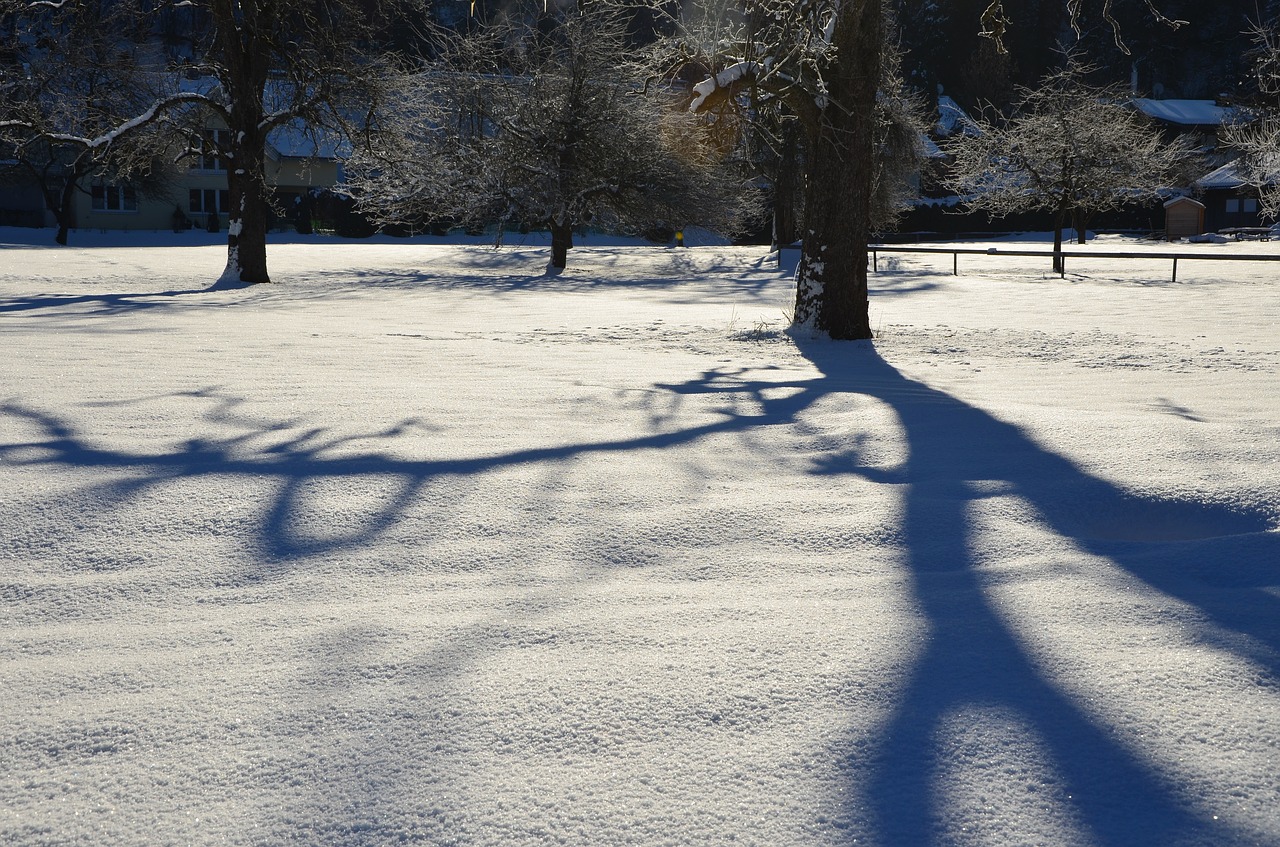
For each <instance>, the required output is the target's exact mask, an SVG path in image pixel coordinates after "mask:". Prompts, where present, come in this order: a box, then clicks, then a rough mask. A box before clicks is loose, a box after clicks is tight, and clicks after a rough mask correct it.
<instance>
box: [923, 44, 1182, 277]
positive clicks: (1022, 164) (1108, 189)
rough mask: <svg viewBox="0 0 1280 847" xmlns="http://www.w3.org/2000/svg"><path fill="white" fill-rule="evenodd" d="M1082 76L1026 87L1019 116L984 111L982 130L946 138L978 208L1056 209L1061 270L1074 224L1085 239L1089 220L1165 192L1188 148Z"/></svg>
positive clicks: (1075, 70)
mask: <svg viewBox="0 0 1280 847" xmlns="http://www.w3.org/2000/svg"><path fill="white" fill-rule="evenodd" d="M1082 73H1083V69H1081V68H1079V67H1076V66H1072V67H1069V68H1067V69H1065V70H1063V71H1060V72H1058V73H1055V74H1053V75H1051V76H1049V77H1048V78H1046V79H1045V80H1044V81H1043V82H1042V83H1041V85H1040V86H1039V87H1037V88H1034V89H1020V91H1019V96H1018V98H1017V100H1016V102H1015V105H1014V108H1013V111H1012V114H1010V115H1008V116H1002V115H999V114H998V113H995V114H994V115H986V116H983V117H981V118H979V120H978V124H979V128H980V130H981V132H980V133H978V134H976V135H965V134H961V135H957V136H956V137H955V138H953V139H951V141H950V142H948V144H947V151H948V152H949V153H950V154H951V155H952V156H954V157H955V161H954V164H953V165H952V168H951V172H950V175H949V183H950V187H951V189H952V190H953V191H955V192H956V193H957V194H959V195H960V196H962V197H963V198H965V202H966V204H967V205H968V207H969V208H970V209H973V210H977V211H985V212H987V213H988V214H990V215H992V216H994V217H1003V216H1005V215H1009V214H1015V213H1018V212H1028V211H1046V212H1050V213H1051V214H1052V215H1053V219H1054V239H1053V247H1054V254H1055V257H1054V269H1055V270H1059V269H1060V268H1061V251H1062V232H1063V228H1064V227H1065V226H1066V224H1067V222H1068V221H1071V222H1072V223H1074V225H1075V229H1076V234H1077V237H1078V238H1079V240H1080V243H1084V240H1085V230H1086V228H1087V226H1088V222H1089V220H1090V218H1092V217H1093V216H1094V215H1096V214H1098V213H1099V212H1107V211H1114V210H1116V209H1121V208H1124V207H1126V206H1132V205H1134V204H1139V203H1144V202H1148V201H1151V200H1153V199H1155V198H1157V197H1159V196H1160V193H1161V191H1162V190H1163V189H1167V188H1168V187H1169V185H1170V183H1171V180H1172V178H1173V176H1174V174H1175V173H1176V172H1177V171H1178V168H1179V166H1180V165H1181V164H1182V163H1183V162H1184V161H1185V160H1186V158H1187V157H1188V156H1189V154H1190V151H1189V150H1188V149H1187V148H1186V147H1184V146H1182V145H1179V144H1177V143H1173V142H1169V141H1166V140H1165V139H1163V138H1162V137H1161V135H1160V133H1159V132H1158V131H1157V130H1156V129H1155V127H1153V126H1152V125H1151V124H1150V122H1149V121H1148V120H1147V119H1146V117H1145V116H1143V115H1142V114H1141V113H1139V112H1137V111H1136V110H1133V109H1130V108H1128V107H1127V106H1126V105H1124V104H1125V101H1126V99H1127V98H1126V96H1125V95H1124V93H1123V92H1121V91H1117V90H1115V89H1109V88H1097V87H1093V86H1090V85H1088V84H1087V83H1085V82H1084V81H1083V77H1082Z"/></svg>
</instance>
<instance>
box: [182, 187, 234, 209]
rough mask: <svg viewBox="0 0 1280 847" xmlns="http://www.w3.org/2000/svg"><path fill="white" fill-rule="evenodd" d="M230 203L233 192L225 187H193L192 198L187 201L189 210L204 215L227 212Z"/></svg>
mask: <svg viewBox="0 0 1280 847" xmlns="http://www.w3.org/2000/svg"><path fill="white" fill-rule="evenodd" d="M230 205H231V192H230V191H228V190H227V189H225V188H224V189H222V190H218V189H216V188H193V189H191V193H190V200H189V202H188V203H187V211H190V212H196V213H197V214H202V215H216V214H218V213H225V212H226V211H227V207H228V206H230Z"/></svg>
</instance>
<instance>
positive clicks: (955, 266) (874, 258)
mask: <svg viewBox="0 0 1280 847" xmlns="http://www.w3.org/2000/svg"><path fill="white" fill-rule="evenodd" d="M868 250H870V252H871V269H872V270H873V271H875V272H879V270H880V255H879V254H881V253H943V254H945V253H950V254H951V273H952V275H953V276H959V275H960V256H962V255H971V256H1040V257H1043V258H1046V259H1052V258H1053V257H1054V255H1055V253H1054V252H1053V251H1052V250H1005V249H1002V248H998V247H987V248H981V247H899V246H897V245H893V244H888V245H886V244H873V245H871V246H870V247H869V248H868ZM1056 255H1059V256H1061V257H1062V262H1061V263H1060V264H1059V265H1058V275H1059V276H1061V277H1065V276H1066V275H1067V259H1068V258H1070V259H1172V260H1173V278H1172V281H1173V282H1177V281H1178V261H1179V260H1180V259H1181V260H1190V261H1216V262H1280V254H1274V253H1273V254H1266V253H1225V254H1222V255H1218V256H1207V255H1205V256H1202V255H1199V254H1196V253H1168V252H1159V253H1156V252H1151V253H1135V252H1113V251H1106V252H1102V251H1096V252H1095V251H1092V250H1064V251H1062V252H1061V253H1059V254H1056Z"/></svg>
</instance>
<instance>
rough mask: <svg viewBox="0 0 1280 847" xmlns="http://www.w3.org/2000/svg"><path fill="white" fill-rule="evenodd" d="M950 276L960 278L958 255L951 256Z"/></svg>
mask: <svg viewBox="0 0 1280 847" xmlns="http://www.w3.org/2000/svg"><path fill="white" fill-rule="evenodd" d="M951 275H952V276H960V254H959V253H952V254H951Z"/></svg>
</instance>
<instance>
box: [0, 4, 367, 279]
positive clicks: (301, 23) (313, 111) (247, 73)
mask: <svg viewBox="0 0 1280 847" xmlns="http://www.w3.org/2000/svg"><path fill="white" fill-rule="evenodd" d="M9 3H10V5H14V4H16V5H17V6H18V7H19V8H20V10H21V11H22V16H23V23H22V26H24V27H30V26H33V23H32V22H34V21H38V20H40V19H41V16H45V17H46V18H47V17H48V16H50V15H52V16H56V18H55V21H54V25H53V26H52V28H50V30H49V32H48V34H47V39H48V40H50V41H52V42H53V43H59V42H63V43H65V44H66V47H64V48H63V50H62V52H64V53H66V54H68V55H70V53H71V52H72V50H71V49H70V48H71V46H72V45H71V43H70V42H68V41H67V40H68V39H69V38H70V37H71V33H72V31H73V29H74V28H77V27H78V28H81V29H83V28H85V27H93V26H98V25H100V24H101V21H100V17H101V11H102V10H104V9H109V10H111V12H112V14H113V16H114V18H113V23H112V25H111V26H108V27H105V28H103V29H102V30H101V32H102V39H101V40H102V41H103V42H105V43H107V44H117V45H124V46H126V47H127V50H126V52H127V53H128V55H129V56H130V58H131V61H132V62H133V64H134V65H135V66H136V68H137V70H138V71H139V73H138V74H137V75H135V76H134V77H132V78H131V80H130V82H129V84H128V85H125V87H124V88H122V91H131V95H130V96H131V98H132V100H134V101H137V100H138V98H139V97H140V96H141V95H140V94H139V91H140V89H139V88H138V81H139V80H144V79H145V80H147V81H149V82H150V83H154V82H156V81H157V80H163V81H165V84H166V85H167V86H168V87H169V88H170V89H171V90H170V91H169V93H167V94H164V95H162V96H156V95H154V94H153V95H152V99H151V102H150V104H149V105H143V106H142V107H141V111H138V112H134V113H129V112H127V111H120V110H110V111H106V112H95V113H94V118H95V121H96V123H95V126H97V127H98V132H97V134H96V135H94V134H85V133H83V132H68V131H61V132H58V131H54V130H51V129H49V128H47V127H45V126H41V127H37V131H38V133H39V135H40V137H43V138H45V139H46V140H50V141H55V142H57V143H59V144H71V145H72V146H75V145H76V144H79V145H80V147H81V148H82V149H90V148H91V149H93V150H94V151H101V150H104V149H107V148H110V147H112V146H116V147H118V143H119V142H120V141H121V140H122V139H123V138H124V137H125V135H126V134H128V133H130V132H131V131H132V130H133V129H134V128H136V127H137V126H138V125H140V123H148V122H151V121H154V120H155V119H156V118H157V117H158V116H161V115H166V116H168V119H169V122H170V124H171V129H172V128H179V127H181V128H182V129H184V130H185V131H186V133H187V134H188V137H189V138H190V139H191V145H190V148H189V151H188V152H189V153H191V154H197V153H198V154H200V155H205V156H210V155H212V156H217V157H219V158H220V159H222V160H223V162H224V163H225V164H226V166H227V183H228V189H229V192H228V194H229V198H230V208H228V209H227V210H226V211H227V214H228V228H227V264H226V268H225V270H224V272H223V275H222V279H223V280H227V281H236V282H250V283H254V282H269V281H270V277H269V275H268V273H267V258H266V233H267V223H268V219H269V190H268V186H267V180H266V176H265V173H264V168H265V164H266V145H267V139H268V137H269V136H270V134H271V133H272V131H274V130H276V129H278V128H280V127H283V126H285V125H286V124H295V125H300V126H303V127H305V128H306V130H307V131H312V132H321V131H330V132H343V131H348V130H350V129H351V128H352V127H353V126H354V125H358V124H359V123H360V120H361V118H362V117H363V116H364V115H365V114H367V113H368V112H369V110H370V109H372V108H373V107H374V106H375V105H376V100H377V96H378V94H377V91H378V89H377V85H376V83H377V81H378V80H379V79H381V78H382V76H383V74H382V73H381V72H379V71H378V70H377V65H378V64H379V62H380V61H381V59H380V58H379V57H378V52H377V51H378V47H379V41H378V38H377V36H378V31H377V26H378V25H379V22H380V16H379V10H380V8H381V6H380V4H379V2H378V0H369V1H368V2H365V0H161V2H159V3H154V2H151V0H114V2H108V0H57V2H51V0H9ZM162 13H163V14H167V15H169V16H170V17H171V18H173V17H174V16H180V17H181V26H180V29H181V31H182V32H183V33H185V35H186V41H187V44H188V47H187V49H186V51H185V53H183V54H182V56H181V58H182V60H183V61H184V62H185V64H184V65H183V66H182V67H181V68H180V70H181V74H179V68H176V67H173V66H172V64H171V63H170V62H169V60H171V59H172V58H173V56H168V57H166V56H164V55H163V54H162V53H159V52H158V51H157V50H156V49H155V48H156V47H157V45H158V40H157V39H156V37H155V32H156V28H157V27H158V24H157V21H158V17H157V16H159V15H161V14H162ZM24 34H25V31H24ZM129 34H132V35H133V38H132V41H126V40H125V36H126V35H129ZM180 78H181V79H182V80H183V82H182V83H181V86H180V88H181V90H178V88H179V79H180ZM130 86H132V88H130ZM19 88H20V86H19ZM14 90H15V91H17V88H15V89H14ZM141 90H143V91H145V90H147V89H146V87H143V89H141ZM22 121H26V123H28V124H30V123H31V121H30V120H29V119H28V118H27V117H24V116H19V117H17V118H12V119H10V126H14V125H15V122H17V123H21V122H22ZM210 124H213V125H216V126H217V127H218V128H219V129H223V130H225V131H224V132H221V133H214V134H210V133H207V132H204V130H207V129H209V127H210ZM86 142H87V143H86ZM166 143H167V142H166ZM94 155H95V156H96V155H97V154H96V153H95V154H94ZM90 158H93V157H90ZM81 161H82V160H81Z"/></svg>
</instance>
